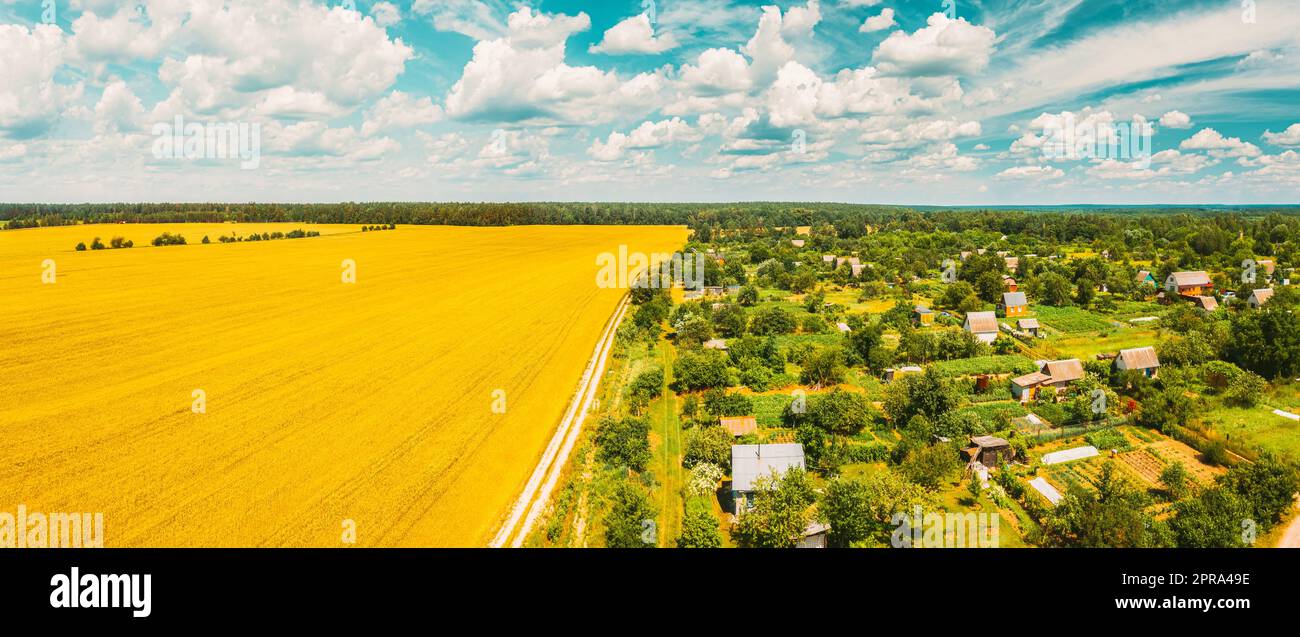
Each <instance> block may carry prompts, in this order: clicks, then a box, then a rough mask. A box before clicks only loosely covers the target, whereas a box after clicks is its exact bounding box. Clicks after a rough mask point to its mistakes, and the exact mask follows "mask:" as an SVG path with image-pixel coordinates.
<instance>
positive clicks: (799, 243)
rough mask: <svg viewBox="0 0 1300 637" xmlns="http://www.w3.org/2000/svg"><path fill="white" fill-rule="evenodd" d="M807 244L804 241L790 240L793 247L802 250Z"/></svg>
mask: <svg viewBox="0 0 1300 637" xmlns="http://www.w3.org/2000/svg"><path fill="white" fill-rule="evenodd" d="M805 243H807V242H806V241H804V240H803V239H791V240H790V245H792V246H794V247H796V248H802V247H803V246H804V244H805Z"/></svg>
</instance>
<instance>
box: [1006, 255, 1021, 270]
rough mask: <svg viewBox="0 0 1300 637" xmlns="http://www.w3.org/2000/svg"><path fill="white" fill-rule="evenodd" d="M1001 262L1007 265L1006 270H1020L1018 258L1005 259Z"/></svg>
mask: <svg viewBox="0 0 1300 637" xmlns="http://www.w3.org/2000/svg"><path fill="white" fill-rule="evenodd" d="M1003 261H1004V262H1005V263H1006V264H1007V269H1008V270H1010V271H1012V272H1015V271H1016V270H1017V269H1019V268H1020V257H1006V258H1004V259H1003Z"/></svg>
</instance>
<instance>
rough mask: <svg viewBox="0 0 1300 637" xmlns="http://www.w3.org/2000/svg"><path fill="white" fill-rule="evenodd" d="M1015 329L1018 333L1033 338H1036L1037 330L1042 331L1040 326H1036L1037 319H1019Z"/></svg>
mask: <svg viewBox="0 0 1300 637" xmlns="http://www.w3.org/2000/svg"><path fill="white" fill-rule="evenodd" d="M1016 327H1017V328H1018V329H1019V330H1020V331H1022V332H1025V333H1026V334H1029V335H1030V336H1033V337H1034V338H1038V333H1039V330H1041V329H1043V328H1042V326H1041V325H1039V324H1038V319H1036V318H1026V319H1020V320H1019V321H1017V322H1016Z"/></svg>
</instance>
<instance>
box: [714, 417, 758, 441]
mask: <svg viewBox="0 0 1300 637" xmlns="http://www.w3.org/2000/svg"><path fill="white" fill-rule="evenodd" d="M721 423H722V428H723V429H726V430H727V431H728V432H729V433H730V434H731V435H732V436H733V437H736V438H739V437H741V436H744V435H747V434H752V433H754V432H756V431H758V419H756V418H755V417H754V416H736V417H734V418H722V419H721Z"/></svg>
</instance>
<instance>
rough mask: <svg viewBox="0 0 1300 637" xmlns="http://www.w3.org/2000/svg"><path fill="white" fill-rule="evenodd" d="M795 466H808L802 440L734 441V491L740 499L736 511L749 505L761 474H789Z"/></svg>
mask: <svg viewBox="0 0 1300 637" xmlns="http://www.w3.org/2000/svg"><path fill="white" fill-rule="evenodd" d="M791 467H798V468H800V469H802V468H804V462H803V445H801V444H798V443H783V444H775V445H732V446H731V495H732V498H733V499H734V500H735V503H736V515H740V514H741V513H742V512H743V511H744V510H745V509H747V508H749V504H748V503H749V498H750V496H751V495H752V494H753V493H754V490H755V482H757V480H758V479H759V478H763V477H767V476H771V475H772V474H774V473H775V474H776V475H778V476H781V475H785V472H786V471H788V470H789V469H790V468H791Z"/></svg>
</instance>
